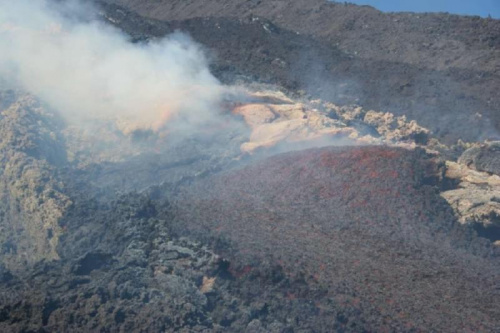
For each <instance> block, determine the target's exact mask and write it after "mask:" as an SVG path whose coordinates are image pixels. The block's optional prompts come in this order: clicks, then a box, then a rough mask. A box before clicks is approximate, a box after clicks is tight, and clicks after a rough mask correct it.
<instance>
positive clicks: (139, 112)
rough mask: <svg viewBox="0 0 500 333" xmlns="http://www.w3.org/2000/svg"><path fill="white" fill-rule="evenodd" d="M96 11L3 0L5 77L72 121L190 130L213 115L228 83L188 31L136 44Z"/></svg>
mask: <svg viewBox="0 0 500 333" xmlns="http://www.w3.org/2000/svg"><path fill="white" fill-rule="evenodd" d="M92 12H94V11H93V10H92V9H90V8H89V7H88V6H85V5H83V4H82V3H80V2H76V1H65V2H63V3H61V2H57V3H55V2H52V1H47V0H16V1H12V0H0V50H1V52H0V83H1V84H2V85H6V84H7V85H8V88H17V89H23V90H26V91H29V92H31V93H33V94H35V95H36V96H37V97H39V98H40V99H41V100H42V101H44V102H46V103H47V104H49V105H50V106H51V107H53V108H54V109H56V110H58V111H59V112H60V113H61V114H62V115H63V116H65V117H66V118H67V119H68V120H69V121H71V122H73V123H85V122H87V121H95V120H97V119H116V120H119V121H121V122H125V123H126V124H128V125H127V126H129V127H130V128H131V129H134V128H145V129H153V130H159V129H161V128H162V126H163V125H164V124H165V123H166V122H167V121H169V120H172V118H175V119H182V121H181V122H180V123H179V124H180V126H181V127H183V128H186V129H190V128H191V127H193V126H197V125H200V124H203V123H205V122H207V121H209V120H211V119H213V118H214V116H215V113H216V110H217V106H218V104H219V101H220V99H221V96H222V94H223V92H224V88H223V87H222V86H221V85H220V84H219V82H218V81H217V80H216V79H215V78H214V77H213V76H212V75H211V74H210V72H209V70H208V65H207V62H206V59H205V57H204V55H203V53H202V51H201V49H200V47H199V46H198V45H197V44H195V43H194V42H193V41H192V40H191V39H190V38H189V37H188V36H186V35H184V34H181V33H175V34H173V35H170V36H167V37H166V38H164V39H161V40H157V41H155V42H151V43H148V44H133V43H131V42H129V41H128V39H127V36H125V35H124V34H123V33H122V32H121V31H119V30H118V29H116V28H114V27H112V26H110V25H107V24H105V23H103V22H99V21H97V20H93V19H92V14H91V13H92ZM3 88H5V87H3Z"/></svg>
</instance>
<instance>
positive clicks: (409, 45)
mask: <svg viewBox="0 0 500 333" xmlns="http://www.w3.org/2000/svg"><path fill="white" fill-rule="evenodd" d="M109 2H112V3H117V4H119V5H121V6H123V7H124V8H122V9H119V14H118V15H115V16H113V14H112V12H113V11H114V10H118V9H117V8H114V9H113V8H111V9H110V10H111V14H110V15H111V16H112V17H114V20H115V22H121V19H123V18H124V16H126V15H127V11H128V10H131V11H132V13H134V14H139V15H140V16H142V17H145V18H152V19H155V20H157V21H150V22H148V24H147V25H143V23H141V24H137V25H135V26H134V27H133V28H132V27H129V28H128V29H127V27H126V26H125V30H129V31H130V30H133V31H135V32H136V33H138V32H142V34H143V35H145V36H148V35H149V36H151V35H158V34H160V35H161V34H164V33H165V32H166V30H165V29H163V30H162V29H161V28H160V29H155V28H153V27H152V26H156V25H157V24H160V25H162V24H169V23H170V24H172V25H173V27H178V28H181V29H182V30H183V31H187V32H189V33H190V34H192V35H193V36H194V38H195V39H196V40H197V41H198V42H200V43H202V44H204V45H206V46H207V47H208V48H210V49H212V50H213V51H214V52H215V55H216V56H215V63H216V64H218V63H222V64H223V67H224V68H225V67H227V66H228V65H229V66H232V67H235V68H236V69H237V70H238V71H239V72H241V73H243V74H245V75H250V76H255V77H257V78H259V79H261V80H265V81H267V80H271V81H275V82H278V83H280V84H282V85H285V86H286V87H289V88H292V89H295V90H305V91H307V92H309V93H311V94H312V95H313V96H317V97H321V98H324V99H330V100H332V101H333V102H337V103H357V104H360V105H362V106H363V107H365V108H369V109H375V110H384V111H389V112H392V113H395V114H397V115H402V114H405V115H407V116H408V117H410V118H411V119H415V120H417V121H419V122H420V123H421V124H423V125H424V126H426V127H428V128H430V129H431V130H433V131H434V132H435V134H436V135H437V136H438V137H440V138H442V139H444V140H445V141H447V142H448V143H452V142H456V140H457V139H459V138H461V139H464V140H469V141H474V140H483V139H486V138H495V137H497V136H498V129H499V128H500V115H499V114H498V109H499V108H500V99H499V97H498V94H497V93H496V91H497V88H498V87H499V86H500V72H499V70H500V62H499V61H500V60H499V59H500V56H499V52H500V50H499V45H500V41H499V38H498V36H499V35H500V21H499V20H493V19H481V18H479V17H463V16H457V15H448V14H421V15H420V14H419V15H417V14H411V13H402V14H384V13H381V12H379V11H377V10H375V9H373V8H370V7H360V6H355V5H345V4H339V3H327V2H326V1H323V0H315V1H299V0H293V1H170V0H163V1H134V0H118V1H116V0H110V1H109ZM132 15H133V14H132ZM116 19H118V21H116ZM257 19H261V20H264V21H262V22H259V21H257ZM125 21H126V20H125ZM158 21H159V22H158ZM266 21H267V22H268V23H266ZM135 22H136V23H138V22H140V19H137V20H135ZM266 24H269V26H268V28H267V29H266V28H264V26H266ZM118 26H122V24H121V23H118ZM146 27H147V29H146V30H144V29H145V28H146ZM269 27H271V28H269ZM263 66H264V67H263Z"/></svg>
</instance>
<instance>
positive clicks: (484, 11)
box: [348, 0, 500, 18]
mask: <svg viewBox="0 0 500 333" xmlns="http://www.w3.org/2000/svg"><path fill="white" fill-rule="evenodd" d="M348 2H352V3H355V4H359V5H370V6H373V7H375V8H377V9H380V10H382V11H389V12H399V11H411V12H449V13H454V14H465V15H480V16H483V17H487V16H488V14H490V15H491V16H492V17H494V18H500V0H350V1H348Z"/></svg>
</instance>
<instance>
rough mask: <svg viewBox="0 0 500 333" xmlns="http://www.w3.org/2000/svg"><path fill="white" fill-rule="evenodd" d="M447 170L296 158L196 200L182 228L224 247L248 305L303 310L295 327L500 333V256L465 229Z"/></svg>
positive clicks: (181, 216) (380, 153)
mask: <svg viewBox="0 0 500 333" xmlns="http://www.w3.org/2000/svg"><path fill="white" fill-rule="evenodd" d="M439 169H440V166H439V164H436V163H435V161H433V160H432V159H430V158H428V157H427V156H426V155H425V154H424V153H423V152H421V151H419V150H416V151H409V150H405V149H397V148H387V147H380V146H378V147H351V148H332V147H328V148H321V149H312V150H305V151H300V152H293V153H286V154H282V155H278V156H275V157H271V158H269V159H267V160H264V161H261V162H258V163H256V164H254V165H251V166H248V167H245V168H242V169H240V170H236V171H231V172H227V173H225V174H222V175H219V176H214V177H212V178H211V179H206V180H204V181H201V182H199V183H197V184H195V185H193V186H192V187H190V188H187V189H185V190H184V191H183V192H182V194H181V195H179V196H178V198H177V200H176V202H175V204H174V206H175V210H174V214H173V215H174V221H175V222H174V229H175V230H177V232H178V233H180V234H183V235H189V236H190V237H195V238H198V239H201V240H204V241H208V242H210V241H211V242H213V243H212V244H214V246H216V247H217V244H219V247H218V251H220V252H219V253H221V254H223V255H224V257H225V258H227V260H229V261H230V262H232V263H233V266H230V267H229V269H228V271H230V272H232V276H233V278H235V279H237V280H241V281H243V282H241V283H243V284H244V285H245V284H246V285H247V287H246V288H244V289H241V290H240V291H239V292H240V293H241V294H242V295H245V296H244V297H243V298H246V297H250V298H255V297H257V298H262V299H263V300H265V299H266V298H267V297H269V296H270V295H272V294H275V293H283V300H282V301H281V302H279V303H277V304H274V305H273V303H271V302H270V303H268V307H269V308H268V309H267V310H266V311H268V312H269V313H279V312H280V311H281V312H286V311H287V309H290V308H293V307H294V306H298V305H297V304H301V306H302V307H303V310H302V311H303V312H302V314H299V315H298V316H297V317H292V318H289V320H293V322H294V327H295V328H301V329H306V330H308V331H309V330H311V331H317V332H320V331H321V332H327V331H333V330H338V331H342V330H349V331H449V332H458V331H462V332H464V331H469V332H477V331H485V332H492V331H496V330H498V329H499V328H500V321H499V318H500V303H499V302H498V297H499V296H500V291H499V289H498V281H499V277H500V265H499V264H498V255H499V253H498V249H494V248H492V247H491V246H490V245H488V244H487V243H485V242H484V241H481V240H479V239H477V238H476V236H474V234H473V233H471V231H470V230H468V229H466V228H463V227H460V226H459V225H458V223H456V222H455V219H454V217H453V215H452V212H451V210H450V208H449V206H448V205H447V204H446V203H445V202H444V201H443V199H441V198H440V197H439V195H438V192H437V189H436V187H435V186H434V185H435V184H437V180H438V178H439V173H440V171H439ZM220 244H222V245H220ZM495 251H496V252H495ZM270 272H279V273H270ZM280 309H281V310H280Z"/></svg>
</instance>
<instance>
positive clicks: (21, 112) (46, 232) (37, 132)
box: [0, 92, 71, 269]
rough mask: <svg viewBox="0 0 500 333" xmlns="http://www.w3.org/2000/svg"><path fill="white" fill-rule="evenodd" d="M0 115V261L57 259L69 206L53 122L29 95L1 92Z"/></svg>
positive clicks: (19, 266)
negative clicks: (65, 215)
mask: <svg viewBox="0 0 500 333" xmlns="http://www.w3.org/2000/svg"><path fill="white" fill-rule="evenodd" d="M2 97H3V98H2V102H3V103H2V110H1V114H0V133H1V134H2V135H1V136H0V152H1V158H0V205H1V206H0V214H1V219H0V226H1V233H0V243H1V244H2V247H1V256H0V257H1V258H2V261H4V263H6V264H7V266H8V267H10V268H12V269H23V268H22V267H23V265H25V264H33V263H36V262H38V261H40V260H42V259H47V260H54V259H58V258H59V254H58V252H57V245H58V242H59V237H60V236H61V234H63V232H64V231H63V229H62V227H61V226H60V224H59V222H60V219H61V217H62V216H63V215H64V213H65V212H66V210H67V208H68V207H69V205H70V204H71V200H70V199H69V198H68V196H67V195H66V194H65V193H64V184H63V183H62V182H61V180H60V179H59V178H58V177H57V171H56V168H57V166H58V165H61V164H62V163H63V162H64V159H65V151H64V148H63V147H62V146H61V144H60V141H59V139H60V138H58V135H59V133H58V129H57V119H56V118H55V117H54V115H53V114H50V113H49V112H47V111H46V110H45V109H44V108H43V107H42V106H41V105H40V103H39V102H38V101H37V100H36V99H35V98H34V97H33V96H30V95H22V94H19V93H15V92H10V93H8V92H5V93H4V94H3V96H2Z"/></svg>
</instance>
